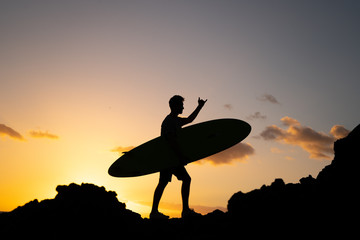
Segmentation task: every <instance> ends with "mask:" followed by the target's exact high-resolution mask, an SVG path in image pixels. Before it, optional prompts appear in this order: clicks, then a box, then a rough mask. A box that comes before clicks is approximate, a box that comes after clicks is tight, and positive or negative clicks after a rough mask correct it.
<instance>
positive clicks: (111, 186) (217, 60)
mask: <svg viewBox="0 0 360 240" xmlns="http://www.w3.org/2000/svg"><path fill="white" fill-rule="evenodd" d="M359 12H360V2H359V1H351V0H341V1H332V0H327V1H320V0H311V1H308V0H303V1H285V0H284V1H280V0H269V1H268V0H266V1H265V0H264V1H260V0H257V1H245V0H244V1H240V0H239V1H232V0H226V1H213V0H207V1H202V0H195V1H190V0H184V1H152V0H148V1H145V0H144V1H137V0H131V1H130V0H129V1H120V0H119V1H110V0H108V1H107V0H104V1H92V0H88V1H82V0H75V1H70V0H69V1H67V0H64V1H51V0H47V1H45V0H44V1H37V0H32V1H25V0H23V1H21V0H19V1H12V0H9V1H7V0H2V1H1V2H0V32H1V34H0V211H11V210H12V209H14V208H16V207H17V206H19V205H23V204H25V203H27V202H29V201H31V200H33V199H35V198H36V199H39V200H43V199H47V198H53V197H55V195H56V191H55V188H56V186H57V185H67V184H70V183H72V182H75V183H78V184H81V183H82V182H87V183H94V184H96V185H99V186H104V187H105V188H106V189H107V190H112V191H116V192H117V194H118V199H119V200H120V201H121V202H125V203H126V205H127V207H128V208H129V209H131V210H133V211H136V212H138V213H141V214H142V215H143V216H148V214H149V212H150V209H151V208H150V206H151V203H152V197H153V192H154V189H155V187H156V185H157V182H158V177H159V176H158V174H151V175H147V176H142V177H135V178H114V177H111V176H109V175H108V173H107V170H108V168H109V167H110V165H111V164H112V163H113V162H114V161H115V160H116V159H117V158H118V157H119V156H120V155H119V151H118V150H119V149H127V148H129V147H133V146H138V145H140V144H142V143H144V142H146V141H148V140H150V139H152V138H155V137H157V136H159V135H160V126H161V122H162V120H163V119H164V118H165V116H166V115H167V114H168V113H169V106H168V100H169V99H170V97H172V96H173V95H175V94H179V95H182V96H183V97H184V98H185V102H184V106H185V109H184V113H183V116H187V115H189V114H190V113H191V112H192V111H193V110H194V109H195V107H196V106H197V99H198V97H201V98H204V99H208V101H207V103H206V105H205V106H204V108H203V109H202V111H201V112H200V114H199V116H198V117H197V119H196V120H195V121H194V123H199V122H203V121H207V120H212V119H218V118H236V119H242V120H244V121H247V122H248V123H249V124H250V125H251V126H252V132H251V133H250V135H249V136H248V137H247V138H246V139H245V140H244V141H243V142H242V143H240V144H239V145H236V146H235V147H233V148H230V149H228V150H226V151H225V152H223V153H220V154H221V155H217V156H212V157H209V158H207V159H204V160H201V161H199V162H196V163H192V164H189V165H187V167H186V168H187V170H188V172H189V174H190V175H191V177H192V186H191V195H190V205H191V207H193V208H194V209H195V210H196V211H198V212H202V213H207V212H210V211H212V210H214V209H216V208H219V209H222V210H224V211H225V210H226V206H227V201H228V200H229V198H230V197H231V196H232V195H233V194H234V193H236V192H238V191H242V192H248V191H251V190H253V189H256V188H260V187H261V186H262V185H263V184H266V185H269V184H271V182H273V181H274V179H275V178H282V179H284V181H285V182H286V183H297V182H298V181H299V179H300V178H302V177H306V176H308V175H309V174H311V175H312V176H313V177H316V176H317V174H318V172H319V171H320V170H321V169H322V168H323V167H325V166H326V165H328V164H330V163H331V160H332V159H333V150H332V144H333V142H334V141H335V140H336V139H337V138H341V137H344V136H346V134H347V133H348V132H349V131H350V130H352V129H353V128H354V127H355V126H356V125H357V124H359V123H360V112H359V111H358V107H357V104H358V103H359V102H360V95H359V94H358V90H359V89H360V81H359V76H360V45H359V42H360V28H359V22H360V15H359ZM180 187H181V182H179V181H177V180H176V178H173V181H172V183H171V184H169V185H168V187H167V188H166V190H165V192H164V196H163V198H162V201H161V203H160V211H162V212H164V213H166V214H169V215H171V216H175V217H176V216H180V213H181V196H180Z"/></svg>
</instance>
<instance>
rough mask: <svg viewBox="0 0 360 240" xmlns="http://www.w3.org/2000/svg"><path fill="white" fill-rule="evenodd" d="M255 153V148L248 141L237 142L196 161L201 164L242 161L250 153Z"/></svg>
mask: <svg viewBox="0 0 360 240" xmlns="http://www.w3.org/2000/svg"><path fill="white" fill-rule="evenodd" d="M254 153H255V149H254V148H253V147H252V146H251V145H250V144H248V143H239V144H237V145H235V146H233V147H231V148H229V149H226V150H225V151H222V152H219V153H217V154H214V155H212V156H210V157H207V158H205V159H203V160H201V161H197V162H196V163H199V164H202V163H205V162H210V163H211V164H213V165H221V164H231V163H232V162H235V161H237V162H244V161H245V160H246V159H247V158H248V157H249V156H250V155H253V154H254Z"/></svg>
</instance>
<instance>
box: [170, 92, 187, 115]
mask: <svg viewBox="0 0 360 240" xmlns="http://www.w3.org/2000/svg"><path fill="white" fill-rule="evenodd" d="M184 100H185V99H184V98H183V97H182V96H179V95H175V96H173V97H172V98H170V101H169V106H170V109H171V112H172V113H175V114H181V113H182V112H183V110H184Z"/></svg>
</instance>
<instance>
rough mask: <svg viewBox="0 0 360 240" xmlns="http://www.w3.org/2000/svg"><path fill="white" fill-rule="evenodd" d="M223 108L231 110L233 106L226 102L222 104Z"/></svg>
mask: <svg viewBox="0 0 360 240" xmlns="http://www.w3.org/2000/svg"><path fill="white" fill-rule="evenodd" d="M224 108H225V109H227V110H232V109H233V106H232V105H231V104H229V103H228V104H224Z"/></svg>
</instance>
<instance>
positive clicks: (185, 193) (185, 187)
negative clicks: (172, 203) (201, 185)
mask: <svg viewBox="0 0 360 240" xmlns="http://www.w3.org/2000/svg"><path fill="white" fill-rule="evenodd" d="M190 183H191V177H190V176H189V177H186V178H185V179H183V180H182V186H181V197H182V204H183V212H184V211H188V210H190V207H189V195H190Z"/></svg>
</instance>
